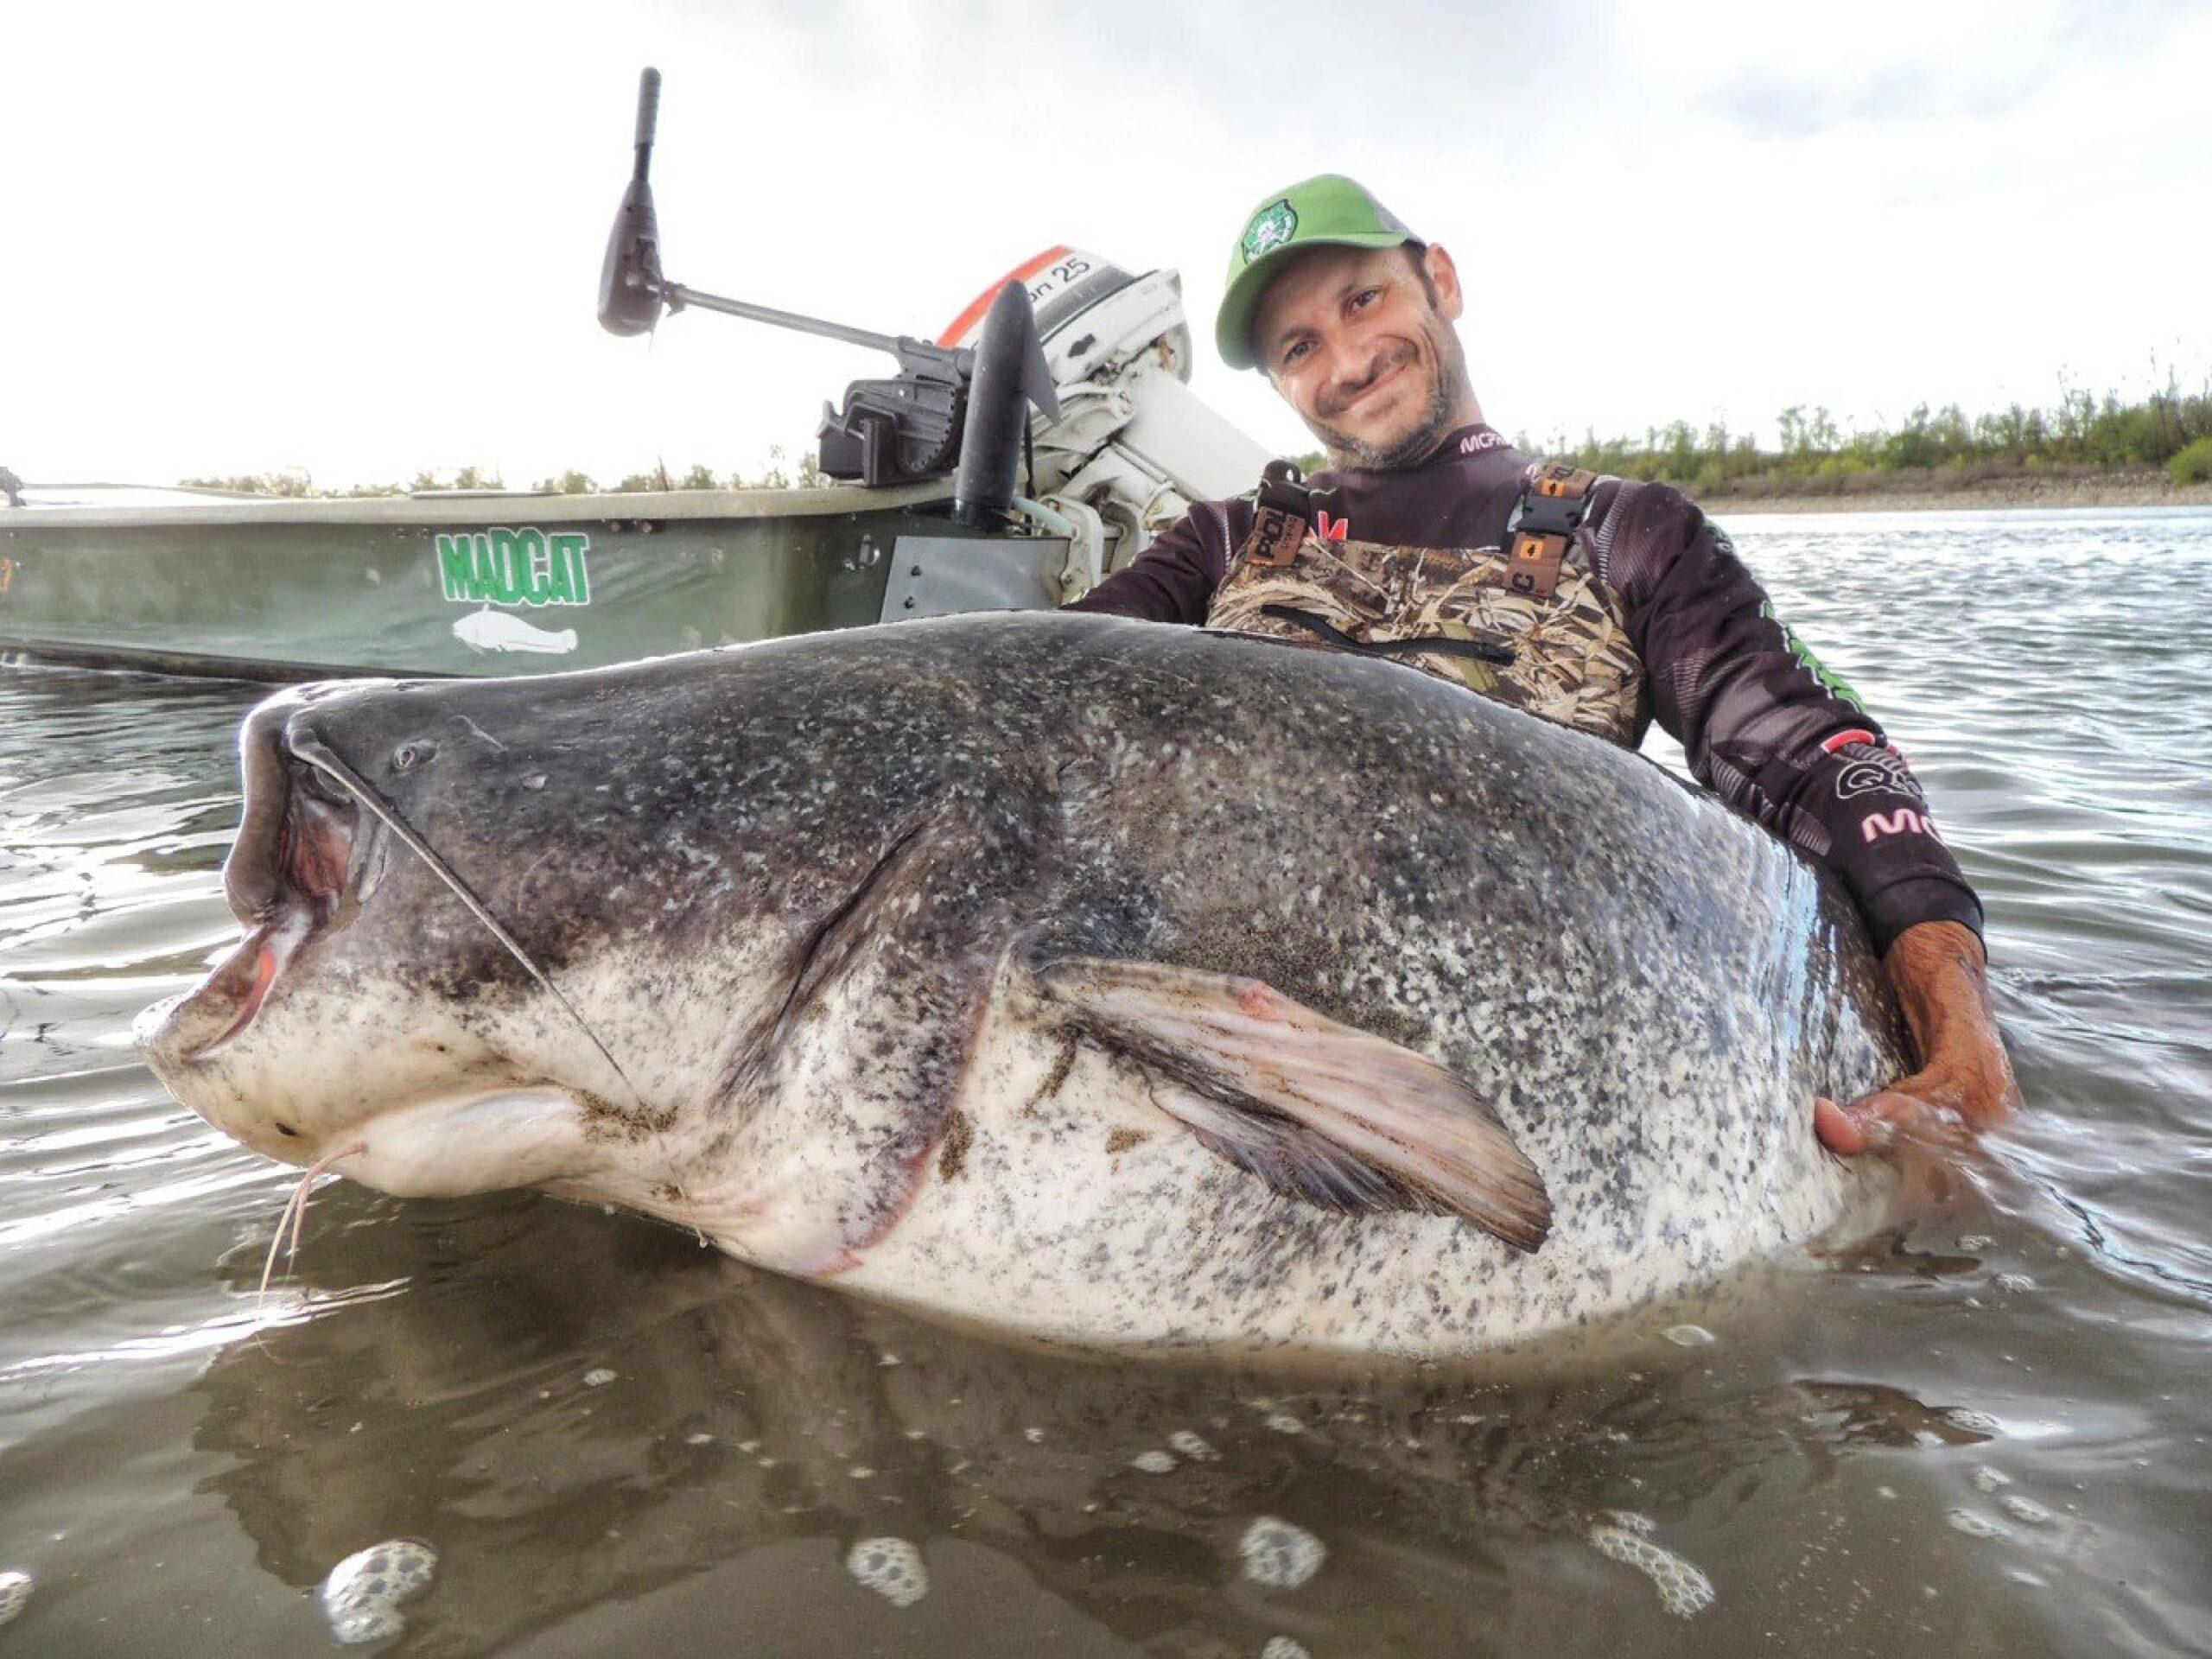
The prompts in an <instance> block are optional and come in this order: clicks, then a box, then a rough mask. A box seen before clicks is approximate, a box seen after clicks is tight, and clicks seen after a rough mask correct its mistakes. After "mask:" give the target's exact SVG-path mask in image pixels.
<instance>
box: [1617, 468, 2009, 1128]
mask: <svg viewBox="0 0 2212 1659" xmlns="http://www.w3.org/2000/svg"><path fill="white" fill-rule="evenodd" d="M1603 542H1604V544H1605V548H1606V550H1607V551H1608V553H1609V557H1608V559H1607V563H1608V565H1609V567H1610V569H1611V574H1612V575H1613V580H1614V581H1615V582H1616V585H1618V586H1619V587H1620V588H1622V590H1623V593H1624V596H1625V597H1626V599H1627V602H1628V606H1629V630H1630V638H1631V639H1632V640H1633V641H1634V643H1635V645H1636V646H1637V651H1638V652H1639V654H1640V655H1641V656H1642V657H1643V661H1644V665H1645V668H1646V671H1647V672H1648V675H1649V683H1650V685H1651V688H1652V700H1653V705H1654V712H1655V713H1656V715H1657V716H1658V718H1659V721H1660V723H1661V724H1662V725H1663V726H1664V727H1665V728H1667V729H1668V730H1669V731H1670V732H1672V733H1673V734H1675V736H1676V737H1677V738H1679V739H1680V740H1681V743H1682V747H1683V748H1684V750H1685V751H1686V752H1687V753H1688V756H1689V760H1690V766H1691V770H1692V771H1693V772H1695V773H1696V775H1697V776H1698V778H1699V779H1700V780H1701V781H1703V782H1705V783H1706V784H1707V785H1710V786H1712V787H1713V789H1715V790H1716V791H1719V794H1720V795H1721V797H1722V798H1724V799H1726V800H1727V801H1728V802H1729V803H1730V804H1732V805H1733V806H1735V807H1737V808H1738V810H1742V811H1744V812H1745V813H1746V814H1748V815H1749V816H1750V817H1753V818H1755V819H1757V820H1758V822H1760V823H1764V824H1766V825H1767V826H1768V827H1769V828H1770V829H1775V830H1776V831H1777V832H1778V833H1780V834H1782V835H1783V836H1787V837H1788V838H1789V840H1790V841H1791V842H1793V843H1794V844H1796V846H1797V847H1799V848H1800V849H1802V850H1803V851H1804V852H1805V853H1807V854H1808V855H1809V856H1811V857H1813V858H1815V859H1816V860H1818V861H1820V862H1821V863H1823V864H1825V865H1827V868H1829V869H1831V870H1833V871H1834V873H1835V874H1836V875H1837V876H1838V877H1839V878H1840V880H1842V882H1843V885H1844V886H1845V887H1846V888H1847V890H1848V891H1849V892H1850V893H1851V895H1852V897H1853V899H1855V900H1856V901H1857V903H1858V905H1859V910H1860V912H1862V913H1863V914H1864V915H1865V917H1866V922H1867V926H1868V930H1869V931H1870V932H1871V933H1872V936H1873V940H1874V944H1875V948H1876V949H1877V950H1879V951H1880V952H1881V953H1882V964H1883V967H1884V969H1885V971H1886V973H1887V975H1888V977H1889V980H1890V983H1891V987H1892V988H1893V989H1894V990H1895V991H1896V993H1897V1001H1898V1003H1899V1005H1900V1006H1901V1007H1902V1008H1903V1009H1904V1015H1905V1020H1906V1023H1907V1025H1908V1026H1909V1027H1910V1030H1911V1033H1912V1037H1913V1039H1914V1042H1915V1043H1916V1046H1917V1049H1918V1054H1919V1064H1920V1069H1919V1070H1918V1071H1915V1072H1914V1073H1913V1074H1912V1075H1911V1076H1910V1077H1905V1078H1903V1079H1900V1080H1899V1081H1897V1083H1895V1084H1891V1086H1890V1087H1889V1088H1888V1089H1885V1090H1878V1091H1877V1092H1876V1093H1874V1094H1872V1095H1869V1096H1866V1097H1865V1098H1864V1099H1862V1100H1859V1101H1854V1102H1852V1103H1848V1104H1847V1105H1838V1104H1837V1103H1834V1102H1821V1103H1820V1105H1819V1107H1818V1109H1816V1111H1815V1128H1817V1129H1818V1130H1819V1132H1820V1135H1821V1140H1822V1141H1823V1143H1824V1144H1826V1145H1827V1146H1828V1147H1829V1148H1830V1149H1831V1150H1833V1151H1836V1152H1839V1153H1845V1154H1849V1153H1854V1152H1858V1151H1861V1150H1864V1149H1866V1148H1867V1147H1878V1146H1882V1145H1886V1144H1887V1141H1888V1139H1889V1136H1890V1135H1891V1133H1892V1132H1893V1131H1895V1130H1897V1129H1904V1130H1908V1131H1910V1132H1912V1133H1916V1134H1922V1135H1928V1134H1934V1133H1938V1132H1940V1131H1942V1130H1943V1129H1945V1128H1955V1127H1964V1128H1980V1127H1981V1126H1983V1125H1984V1124H1986V1123H1989V1122H1994V1121H1995V1120H1996V1119H1998V1118H1999V1117H2001V1116H2004V1115H2005V1113H2006V1112H2008V1111H2010V1110H2012V1109H2014V1108H2015V1107H2016V1106H2017V1105H2018V1101H2019V1091H2018V1088H2017V1087H2016V1086H2015V1084H2014V1083H2013V1080H2012V1068H2011V1065H2010V1064H2009V1063H2008V1062H2007V1060H2006V1059H2005V1049H2004V1046H2003V1044H2002V1043H2001V1042H2000V1041H1999V1039H1998V1036H1997V1029H1996V1024H1995V1021H1994V1020H1993V1018H1992V1017H1991V1014H1990V1010H1989V998H1988V989H1987V982H1986V974H1985V967H1984V956H1983V951H1982V944H1981V940H1980V928H1981V906H1980V900H1979V899H1976V898H1975V896H1974V890H1973V889H1972V888H1971V887H1968V886H1967V880H1966V877H1965V876H1964V874H1962V873H1961V871H1960V869H1959V867H1958V862H1957V861H1956V860H1955V859H1954V858H1953V857H1952V856H1951V853H1950V849H1948V848H1947V847H1945V846H1944V845H1943V843H1942V840H1941V839H1940V838H1939V837H1938V836H1936V830H1935V826H1934V823H1932V821H1931V819H1930V817H1929V810H1928V804H1927V801H1926V799H1925V798H1924V797H1923V795H1922V793H1921V790H1920V785H1919V784H1918V782H1917V781H1916V779H1914V778H1913V776H1912V772H1911V770H1910V767H1908V766H1906V764H1905V762H1904V757H1903V756H1902V755H1900V754H1898V753H1897V751H1896V750H1895V749H1893V748H1891V747H1890V746H1889V744H1888V742H1887V741H1886V740H1885V738H1884V737H1883V735H1882V732H1881V728H1879V726H1878V725H1877V724H1876V723H1875V721H1873V719H1872V716H1871V715H1868V714H1867V712H1866V709H1865V707H1864V706H1863V705H1862V704H1861V703H1860V702H1859V699H1858V696H1857V695H1856V694H1855V693H1853V691H1852V690H1851V689H1850V688H1849V687H1848V686H1847V685H1846V684H1845V683H1843V682H1842V681H1841V680H1840V678H1838V677H1836V676H1835V675H1834V674H1833V673H1831V672H1829V671H1827V669H1825V668H1823V667H1821V664H1819V662H1818V661H1817V660H1816V659H1815V658H1814V657H1813V656H1812V653H1811V652H1808V651H1807V650H1806V649H1805V648H1804V647H1803V645H1801V644H1800V643H1799V642H1798V641H1797V640H1796V638H1795V637H1794V636H1792V635H1791V634H1790V632H1789V630H1788V629H1787V628H1785V627H1783V626H1782V625H1781V624H1780V623H1779V622H1777V620H1775V618H1774V613H1773V607H1772V606H1771V605H1770V604H1769V603H1768V601H1767V597H1766V594H1765V593H1764V590H1762V589H1761V588H1760V587H1759V585H1758V582H1757V581H1756V579H1754V578H1753V577H1752V575H1751V572H1750V571H1749V570H1748V569H1745V566H1744V564H1743V562H1742V561H1741V560H1740V559H1738V558H1737V556H1736V555H1735V550H1734V549H1733V548H1732V546H1731V545H1730V544H1729V543H1728V540H1727V537H1726V536H1725V535H1723V534H1722V533H1721V532H1720V531H1719V530H1718V529H1717V528H1716V527H1714V526H1713V524H1710V523H1709V522H1707V520H1706V518H1705V517H1704V515H1703V514H1702V513H1700V512H1698V511H1697V509H1696V508H1695V507H1694V506H1693V505H1690V503H1689V502H1688V500H1687V499H1685V498H1684V497H1683V496H1682V495H1681V493H1679V492H1678V491H1675V490H1671V489H1668V488H1666V487H1665V486H1624V487H1623V493H1622V494H1621V495H1620V496H1618V497H1616V498H1615V499H1614V501H1613V502H1612V504H1611V511H1610V512H1609V513H1608V516H1607V522H1606V524H1605V528H1604V531H1603Z"/></svg>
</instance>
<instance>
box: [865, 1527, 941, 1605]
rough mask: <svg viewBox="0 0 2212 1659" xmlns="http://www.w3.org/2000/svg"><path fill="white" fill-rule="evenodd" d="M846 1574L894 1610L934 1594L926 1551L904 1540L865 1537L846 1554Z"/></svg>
mask: <svg viewBox="0 0 2212 1659" xmlns="http://www.w3.org/2000/svg"><path fill="white" fill-rule="evenodd" d="M845 1571H846V1572H848V1573H851V1574H852V1575H853V1576H854V1577H855V1579H857V1580H860V1581H861V1584H863V1585H865V1586H867V1587H868V1588H869V1589H870V1590H873V1591H874V1592H875V1593H876V1594H877V1595H879V1596H881V1597H882V1598H883V1599H885V1600H886V1601H887V1602H889V1603H890V1604H891V1605H893V1607H911V1606H912V1605H914V1604H915V1603H916V1602H918V1601H919V1600H920V1599H922V1598H923V1597H924V1596H926V1595H927V1594H929V1592H930V1569H929V1567H928V1565H927V1564H926V1563H925V1561H924V1560H922V1552H921V1551H920V1550H918V1549H917V1548H914V1546H913V1545H912V1544H910V1543H908V1542H907V1541H906V1540H905V1539H904V1538H863V1539H861V1541H860V1542H858V1543H857V1544H855V1545H854V1546H853V1547H852V1548H851V1549H850V1550H849V1551H848V1552H847V1553H846V1555H845Z"/></svg>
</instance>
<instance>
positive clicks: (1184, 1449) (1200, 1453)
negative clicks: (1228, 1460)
mask: <svg viewBox="0 0 2212 1659" xmlns="http://www.w3.org/2000/svg"><path fill="white" fill-rule="evenodd" d="M1167 1444H1168V1445H1170V1446H1173V1447H1174V1448H1175V1449H1176V1450H1177V1451H1178V1452H1181V1453H1182V1454H1183V1455H1184V1456H1185V1457H1186V1458H1188V1459H1190V1460H1191V1461H1192V1463H1211V1462H1213V1461H1214V1460H1215V1459H1217V1458H1219V1457H1220V1456H1221V1453H1220V1452H1217V1451H1215V1450H1214V1449H1213V1447H1212V1446H1209V1445H1208V1444H1207V1443H1206V1442H1205V1440H1201V1439H1200V1438H1199V1437H1198V1435H1196V1434H1193V1433H1192V1432H1191V1431H1190V1430H1189V1429H1187V1428H1179V1429H1177V1430H1176V1431H1175V1432H1174V1433H1173V1434H1170V1435H1169V1436H1168V1437H1167Z"/></svg>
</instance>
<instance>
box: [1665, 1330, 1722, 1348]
mask: <svg viewBox="0 0 2212 1659" xmlns="http://www.w3.org/2000/svg"><path fill="white" fill-rule="evenodd" d="M1665 1335H1666V1338H1667V1340H1668V1341H1669V1342H1671V1343H1673V1344H1675V1347H1677V1348H1705V1347H1709V1346H1711V1345H1712V1344H1713V1341H1714V1340H1715V1338H1714V1337H1713V1332H1710V1331H1708V1330H1707V1329H1706V1328H1705V1327H1704V1326H1703V1325H1669V1326H1668V1327H1667V1329H1666V1332H1665Z"/></svg>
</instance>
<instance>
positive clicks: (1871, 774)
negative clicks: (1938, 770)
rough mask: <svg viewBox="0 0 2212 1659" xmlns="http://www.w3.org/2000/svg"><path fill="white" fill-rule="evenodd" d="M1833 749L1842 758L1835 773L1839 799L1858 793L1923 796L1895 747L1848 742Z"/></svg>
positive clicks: (1847, 798) (1851, 797) (1923, 798)
mask: <svg viewBox="0 0 2212 1659" xmlns="http://www.w3.org/2000/svg"><path fill="white" fill-rule="evenodd" d="M1834 753H1838V754H1840V756H1841V757H1842V758H1843V761H1844V767H1843V770H1842V771H1841V772H1838V773H1836V775H1835V798H1836V799H1838V800H1839V801H1848V800H1853V799H1855V798H1857V797H1859V796H1861V795H1904V796H1908V797H1910V798H1912V799H1913V800H1916V801H1924V800H1925V799H1926V798H1925V797H1924V796H1923V795H1922V794H1921V792H1920V784H1919V781H1918V780H1917V779H1915V778H1914V777H1913V775H1912V769H1911V768H1910V766H1906V765H1905V763H1904V756H1903V755H1901V754H1899V753H1897V751H1896V750H1895V749H1891V748H1877V747H1874V745H1872V743H1851V744H1847V745H1845V746H1844V747H1842V748H1840V749H1839V750H1836V751H1834Z"/></svg>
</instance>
